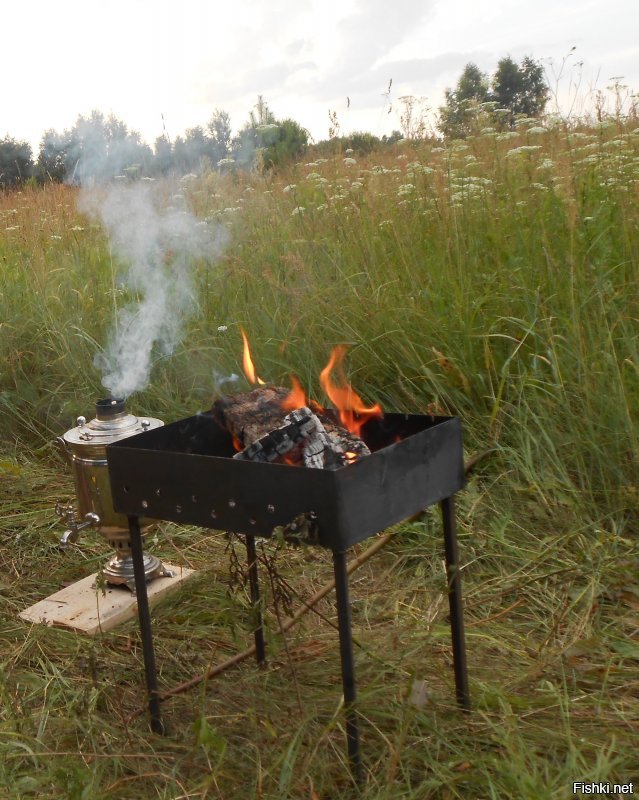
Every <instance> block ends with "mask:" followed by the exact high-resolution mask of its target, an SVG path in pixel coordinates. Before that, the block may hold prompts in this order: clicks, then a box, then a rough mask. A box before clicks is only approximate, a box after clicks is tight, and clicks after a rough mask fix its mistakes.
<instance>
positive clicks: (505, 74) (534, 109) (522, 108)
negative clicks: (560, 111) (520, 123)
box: [491, 56, 549, 128]
mask: <svg viewBox="0 0 639 800" xmlns="http://www.w3.org/2000/svg"><path fill="white" fill-rule="evenodd" d="M548 94H549V92H548V86H547V84H546V80H545V78H544V71H543V67H542V66H541V65H540V64H539V63H538V62H536V61H534V60H533V59H532V58H530V57H529V56H526V57H525V58H524V59H523V61H522V62H521V65H518V64H517V63H515V61H513V59H512V58H511V57H510V56H506V57H505V58H502V59H501V60H500V61H499V63H498V64H497V71H496V72H495V74H494V75H493V79H492V94H491V99H492V100H494V102H495V103H496V106H497V109H498V110H499V109H503V110H504V112H508V113H507V114H505V116H504V119H505V122H506V124H507V125H508V127H510V128H513V127H514V125H515V120H516V119H517V116H519V115H523V116H525V117H537V116H539V115H540V114H541V113H543V110H544V108H545V107H546V103H547V102H548Z"/></svg>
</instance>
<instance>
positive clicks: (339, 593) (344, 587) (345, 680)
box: [333, 550, 363, 784]
mask: <svg viewBox="0 0 639 800" xmlns="http://www.w3.org/2000/svg"><path fill="white" fill-rule="evenodd" d="M333 570H334V573H335V596H336V599H337V624H338V628H339V652H340V660H341V663H342V687H343V690H344V711H345V713H346V746H347V750H348V760H349V762H350V765H351V771H352V773H353V777H354V778H355V781H356V782H357V783H358V784H361V783H362V779H363V774H362V760H361V756H360V752H359V725H358V722H357V712H356V711H355V663H354V659H353V637H352V635H351V608H350V602H349V599H348V572H347V571H346V554H345V553H344V552H343V551H337V550H333Z"/></svg>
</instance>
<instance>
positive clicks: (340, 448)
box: [211, 387, 370, 469]
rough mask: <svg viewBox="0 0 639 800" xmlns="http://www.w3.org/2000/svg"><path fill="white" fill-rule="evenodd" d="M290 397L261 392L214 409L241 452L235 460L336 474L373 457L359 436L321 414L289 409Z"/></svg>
mask: <svg viewBox="0 0 639 800" xmlns="http://www.w3.org/2000/svg"><path fill="white" fill-rule="evenodd" d="M288 396H289V391H288V390H287V389H284V388H283V387H260V388H259V389H254V390H253V391H251V392H245V393H242V394H236V395H227V396H225V397H221V398H219V399H218V400H216V401H215V402H214V403H213V408H212V409H211V410H212V414H213V416H214V418H215V419H216V421H217V422H218V424H219V425H221V426H222V427H223V428H225V429H226V430H228V431H229V433H230V434H231V436H232V437H233V440H234V442H235V446H236V448H237V449H238V452H237V453H236V455H235V456H234V457H235V458H237V459H242V460H245V461H266V462H275V463H288V464H294V465H299V466H305V467H311V468H315V469H337V468H339V467H342V466H344V465H345V464H350V463H353V462H354V461H357V460H358V459H359V458H361V457H362V456H366V455H370V450H369V449H368V447H367V446H366V444H365V443H364V441H363V440H362V439H361V438H360V437H359V436H356V435H355V434H353V433H351V432H350V431H348V430H347V429H346V428H344V427H343V426H342V425H340V424H339V423H338V422H336V421H335V420H334V419H332V418H331V417H330V416H329V415H328V414H326V413H323V412H322V410H321V409H315V410H314V411H312V410H311V409H310V408H308V407H307V406H302V407H300V408H297V409H293V410H289V409H287V408H285V407H284V405H285V400H286V399H287V397H288Z"/></svg>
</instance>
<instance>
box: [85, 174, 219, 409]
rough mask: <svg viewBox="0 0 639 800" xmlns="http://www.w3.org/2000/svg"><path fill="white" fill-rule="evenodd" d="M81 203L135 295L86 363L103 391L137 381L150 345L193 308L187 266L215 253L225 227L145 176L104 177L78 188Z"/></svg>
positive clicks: (172, 337) (142, 379) (145, 369)
mask: <svg viewBox="0 0 639 800" xmlns="http://www.w3.org/2000/svg"><path fill="white" fill-rule="evenodd" d="M80 206H81V210H82V211H84V212H85V213H87V214H89V215H90V216H92V217H93V218H94V219H97V220H99V221H100V222H101V224H102V226H103V227H104V229H105V230H106V232H107V233H108V235H109V238H110V242H111V247H112V251H113V254H114V255H115V256H116V257H117V259H118V260H119V261H121V262H122V263H124V264H126V265H127V266H128V272H127V273H126V275H125V277H124V280H123V284H124V286H125V287H126V289H127V290H128V291H130V292H131V293H134V294H135V295H137V299H136V301H135V302H131V303H129V304H128V305H126V306H124V307H122V308H121V309H119V311H118V313H117V317H116V320H115V325H114V328H113V330H112V332H111V334H110V336H109V340H108V342H107V345H106V347H105V348H104V350H103V351H101V352H99V353H97V354H96V356H95V359H94V366H95V367H96V368H97V369H99V370H101V371H102V384H103V386H105V387H106V388H107V389H108V390H109V392H110V395H111V397H124V398H126V397H128V396H129V395H130V394H132V393H133V392H136V391H140V390H141V389H144V388H145V387H146V386H147V384H148V382H149V379H150V374H151V367H152V364H153V356H154V354H155V353H159V354H161V355H165V356H166V355H169V354H170V353H172V352H173V350H174V349H175V347H176V346H177V345H178V344H179V343H180V341H181V340H182V336H183V331H184V323H185V322H186V321H187V320H188V318H189V317H190V315H191V314H193V312H194V311H195V310H196V308H197V301H196V297H195V293H194V283H193V271H194V267H195V263H196V260H197V259H206V260H207V261H209V262H210V261H213V260H215V259H217V258H218V257H219V255H220V254H221V252H222V249H223V247H224V245H225V244H226V241H227V238H228V234H227V231H226V229H225V228H221V227H220V228H212V227H210V226H209V225H207V223H205V222H202V221H201V220H198V219H197V218H196V217H195V216H193V215H192V214H191V213H190V212H188V211H186V210H185V209H184V208H175V207H172V206H169V207H162V206H161V204H160V203H159V202H158V198H157V197H156V193H155V192H154V191H153V184H149V183H145V182H136V183H126V184H123V185H112V186H110V187H106V188H102V189H101V190H99V191H98V190H96V191H92V192H86V191H85V194H84V195H83V197H82V200H81V202H80Z"/></svg>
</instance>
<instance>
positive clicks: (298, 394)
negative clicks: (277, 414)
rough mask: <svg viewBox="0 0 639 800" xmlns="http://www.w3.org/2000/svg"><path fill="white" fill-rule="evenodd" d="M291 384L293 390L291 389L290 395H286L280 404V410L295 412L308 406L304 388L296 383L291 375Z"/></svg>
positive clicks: (296, 380) (295, 379)
mask: <svg viewBox="0 0 639 800" xmlns="http://www.w3.org/2000/svg"><path fill="white" fill-rule="evenodd" d="M291 383H292V385H293V388H292V389H291V391H290V393H289V394H287V395H286V397H285V398H284V400H283V402H282V408H283V409H284V411H295V409H297V408H302V406H306V405H308V400H307V399H306V392H305V391H304V387H303V386H302V384H301V383H300V382H299V381H298V379H297V378H296V377H295V375H291Z"/></svg>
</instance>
